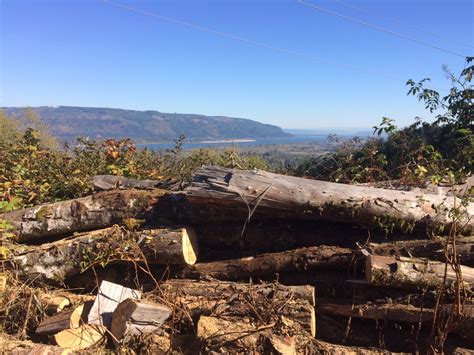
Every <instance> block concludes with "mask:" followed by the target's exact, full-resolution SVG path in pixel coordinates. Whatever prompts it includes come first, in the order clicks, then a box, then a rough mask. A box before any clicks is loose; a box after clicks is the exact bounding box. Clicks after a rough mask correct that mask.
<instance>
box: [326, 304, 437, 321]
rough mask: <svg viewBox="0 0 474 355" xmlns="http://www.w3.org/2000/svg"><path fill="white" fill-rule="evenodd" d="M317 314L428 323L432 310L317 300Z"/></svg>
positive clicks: (404, 306)
mask: <svg viewBox="0 0 474 355" xmlns="http://www.w3.org/2000/svg"><path fill="white" fill-rule="evenodd" d="M317 311H318V313H323V314H327V315H332V316H341V317H347V318H363V319H377V320H390V321H400V322H410V323H418V322H430V321H432V320H433V314H434V313H433V310H432V309H426V308H419V307H414V306H411V305H405V304H396V303H394V304H362V305H351V304H338V303H333V300H330V299H318V304H317Z"/></svg>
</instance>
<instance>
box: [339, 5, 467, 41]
mask: <svg viewBox="0 0 474 355" xmlns="http://www.w3.org/2000/svg"><path fill="white" fill-rule="evenodd" d="M333 1H334V2H337V3H338V4H341V5H343V6H346V7H349V8H351V9H354V10H357V11H360V12H364V13H366V14H369V15H371V16H375V17H379V18H381V19H384V20H387V21H389V22H392V23H395V24H398V25H403V26H406V24H404V23H403V22H402V21H400V20H396V19H393V18H391V17H387V16H385V15H380V14H378V13H375V12H372V11H369V10H367V9H363V8H361V7H358V6H355V5H353V4H349V3H347V2H345V1H342V0H333ZM408 26H409V27H410V28H412V29H413V30H415V31H418V32H421V33H426V34H428V35H430V36H433V37H438V38H441V39H443V38H444V39H447V38H448V37H447V36H443V35H440V34H438V33H434V32H431V31H427V30H425V29H423V28H420V27H415V26H413V25H408ZM449 40H450V41H454V42H457V43H459V44H461V45H463V46H465V47H469V48H474V45H472V44H468V43H465V42H464V41H459V40H457V39H455V38H451V37H449Z"/></svg>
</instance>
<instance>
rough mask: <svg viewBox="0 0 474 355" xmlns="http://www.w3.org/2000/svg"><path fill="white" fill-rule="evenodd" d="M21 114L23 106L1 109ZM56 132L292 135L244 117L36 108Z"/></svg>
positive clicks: (143, 136) (64, 135)
mask: <svg viewBox="0 0 474 355" xmlns="http://www.w3.org/2000/svg"><path fill="white" fill-rule="evenodd" d="M2 109H3V110H4V111H5V112H6V113H7V114H9V115H20V114H21V112H22V110H23V108H20V107H4V108H2ZM33 110H34V111H35V112H36V113H37V114H38V115H39V116H40V117H41V118H42V120H43V121H44V122H45V123H47V124H48V125H49V127H50V131H51V133H52V134H53V135H55V136H56V137H58V138H59V139H61V140H65V141H70V140H74V139H75V138H76V137H90V138H97V139H100V138H125V137H126V138H132V139H133V140H135V141H136V142H141V143H143V142H160V141H171V140H173V139H175V138H177V137H179V135H180V134H184V135H185V136H186V138H188V139H191V140H197V139H237V138H281V137H289V136H291V135H290V134H288V133H285V132H283V131H282V129H281V128H280V127H277V126H273V125H269V124H263V123H259V122H255V121H252V120H248V119H244V118H232V117H225V116H204V115H195V114H181V113H163V112H158V111H134V110H121V109H112V108H99V107H70V106H59V107H46V106H41V107H33Z"/></svg>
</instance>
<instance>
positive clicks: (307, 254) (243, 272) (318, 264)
mask: <svg viewBox="0 0 474 355" xmlns="http://www.w3.org/2000/svg"><path fill="white" fill-rule="evenodd" d="M351 260H352V251H351V250H350V249H346V248H338V247H332V246H320V247H311V248H301V249H295V250H289V251H286V252H280V253H270V254H261V255H257V256H255V257H248V258H241V259H232V260H224V261H214V262H209V263H198V264H195V265H193V266H190V267H188V268H186V269H184V270H183V271H182V272H181V273H180V276H181V277H185V278H196V277H203V276H210V277H213V278H216V279H218V280H248V279H249V278H251V277H260V276H271V275H276V274H278V273H281V272H293V271H308V270H347V269H348V268H349V266H350V264H351Z"/></svg>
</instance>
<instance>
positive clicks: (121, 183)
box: [90, 175, 180, 191]
mask: <svg viewBox="0 0 474 355" xmlns="http://www.w3.org/2000/svg"><path fill="white" fill-rule="evenodd" d="M90 184H91V185H92V186H93V187H94V189H96V190H105V191H107V190H115V189H137V190H153V189H165V190H177V189H178V188H179V187H180V183H179V181H177V180H173V179H164V180H141V179H132V178H127V177H124V176H116V175H95V176H94V177H93V178H92V179H91V182H90Z"/></svg>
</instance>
